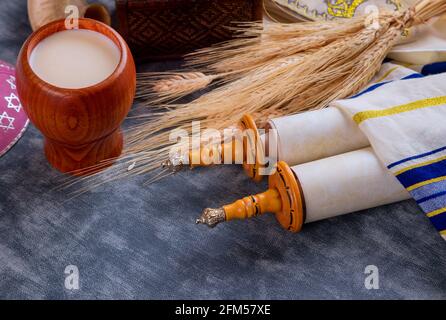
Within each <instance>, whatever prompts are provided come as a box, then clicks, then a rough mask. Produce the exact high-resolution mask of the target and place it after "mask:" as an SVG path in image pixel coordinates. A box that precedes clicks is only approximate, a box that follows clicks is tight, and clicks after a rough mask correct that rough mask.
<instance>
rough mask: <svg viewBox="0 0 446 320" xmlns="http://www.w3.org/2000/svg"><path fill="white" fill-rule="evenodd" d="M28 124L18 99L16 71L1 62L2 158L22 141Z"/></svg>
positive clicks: (0, 126) (0, 122) (0, 131)
mask: <svg viewBox="0 0 446 320" xmlns="http://www.w3.org/2000/svg"><path fill="white" fill-rule="evenodd" d="M28 122H29V121H28V117H27V116H26V114H25V111H24V110H23V107H22V105H21V103H20V101H19V98H18V94H17V87H16V82H15V70H14V68H13V66H11V65H9V64H7V63H6V62H3V61H1V60H0V157H1V156H2V155H4V154H5V153H6V152H7V151H8V150H9V149H11V148H12V146H13V145H14V144H15V143H16V142H17V141H18V140H19V139H20V137H21V136H22V135H23V133H24V132H25V129H26V127H27V126H28Z"/></svg>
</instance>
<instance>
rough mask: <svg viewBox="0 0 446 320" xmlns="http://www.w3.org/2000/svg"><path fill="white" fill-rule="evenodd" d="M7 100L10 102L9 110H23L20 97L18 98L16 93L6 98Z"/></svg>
mask: <svg viewBox="0 0 446 320" xmlns="http://www.w3.org/2000/svg"><path fill="white" fill-rule="evenodd" d="M5 100H6V101H7V102H8V109H14V110H15V111H16V112H19V111H20V109H21V108H22V104H21V103H20V100H19V97H17V96H16V95H15V94H14V93H11V95H10V96H9V97H5ZM14 102H15V103H14Z"/></svg>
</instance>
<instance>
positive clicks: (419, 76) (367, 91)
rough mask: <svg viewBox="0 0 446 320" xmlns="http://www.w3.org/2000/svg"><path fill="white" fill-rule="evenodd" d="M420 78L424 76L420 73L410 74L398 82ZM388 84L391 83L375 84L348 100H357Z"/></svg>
mask: <svg viewBox="0 0 446 320" xmlns="http://www.w3.org/2000/svg"><path fill="white" fill-rule="evenodd" d="M422 77H424V76H423V75H422V74H420V73H412V74H410V75H408V76H406V77H404V78H401V79H400V80H409V79H416V78H422ZM390 82H393V81H385V82H380V83H375V84H374V85H371V86H370V87H368V88H367V89H365V90H364V91H361V92H360V93H358V94H357V95H355V96H353V97H351V98H350V99H354V98H358V97H360V96H362V95H363V94H366V93H369V92H372V91H374V90H376V89H378V88H379V87H382V86H383V85H385V84H388V83H390Z"/></svg>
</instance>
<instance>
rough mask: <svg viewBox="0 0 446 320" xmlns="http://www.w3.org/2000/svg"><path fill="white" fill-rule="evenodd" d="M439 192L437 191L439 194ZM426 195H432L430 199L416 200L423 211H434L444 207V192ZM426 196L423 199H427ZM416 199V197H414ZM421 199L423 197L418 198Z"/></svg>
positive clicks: (445, 198)
mask: <svg viewBox="0 0 446 320" xmlns="http://www.w3.org/2000/svg"><path fill="white" fill-rule="evenodd" d="M439 193H441V192H438V193H437V194H439ZM428 197H432V199H429V200H426V201H418V204H419V205H420V206H421V209H423V211H424V212H426V213H429V212H434V211H437V210H440V209H443V208H444V207H445V203H446V194H443V195H439V196H438V195H436V194H435V193H432V194H431V195H429V196H428ZM428 197H425V198H424V199H427V198H428ZM415 200H417V199H415ZM420 200H423V199H420Z"/></svg>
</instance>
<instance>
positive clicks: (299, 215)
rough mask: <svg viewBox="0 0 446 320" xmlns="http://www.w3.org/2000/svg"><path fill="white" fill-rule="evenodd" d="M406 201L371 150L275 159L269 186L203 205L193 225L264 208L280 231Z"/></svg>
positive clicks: (256, 212)
mask: <svg viewBox="0 0 446 320" xmlns="http://www.w3.org/2000/svg"><path fill="white" fill-rule="evenodd" d="M407 199H410V195H409V193H408V192H407V191H406V190H405V189H404V188H403V186H402V185H401V184H400V183H399V182H398V180H397V179H396V178H395V177H394V176H392V175H391V174H390V173H389V171H388V170H387V169H386V168H385V167H384V166H383V165H382V164H381V162H380V161H379V159H378V158H377V156H376V155H375V153H374V152H373V150H372V149H371V148H364V149H360V150H356V151H352V152H348V153H344V154H341V155H337V156H333V157H329V158H325V159H321V160H317V161H313V162H308V163H305V164H300V165H297V166H293V167H289V166H288V165H287V164H286V163H285V162H283V161H281V162H279V163H278V165H277V171H276V173H275V174H274V175H272V176H270V177H269V189H268V190H267V191H266V192H264V193H260V194H257V195H252V196H248V197H245V198H243V199H241V200H237V201H236V202H234V203H232V204H229V205H225V206H223V207H221V208H218V209H205V210H204V211H203V214H202V215H201V217H200V218H199V219H198V220H197V223H203V224H206V225H208V226H210V227H214V226H216V225H217V224H218V223H220V222H224V221H230V220H234V219H247V218H251V217H254V216H257V215H261V214H263V213H266V212H271V213H274V214H275V215H276V218H277V220H278V221H279V223H280V224H281V225H282V227H284V228H285V229H287V230H289V231H293V232H298V231H300V230H301V228H302V226H303V224H304V223H309V222H313V221H318V220H322V219H327V218H331V217H335V216H339V215H343V214H346V213H351V212H356V211H360V210H365V209H369V208H373V207H377V206H381V205H385V204H390V203H394V202H399V201H402V200H407Z"/></svg>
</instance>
